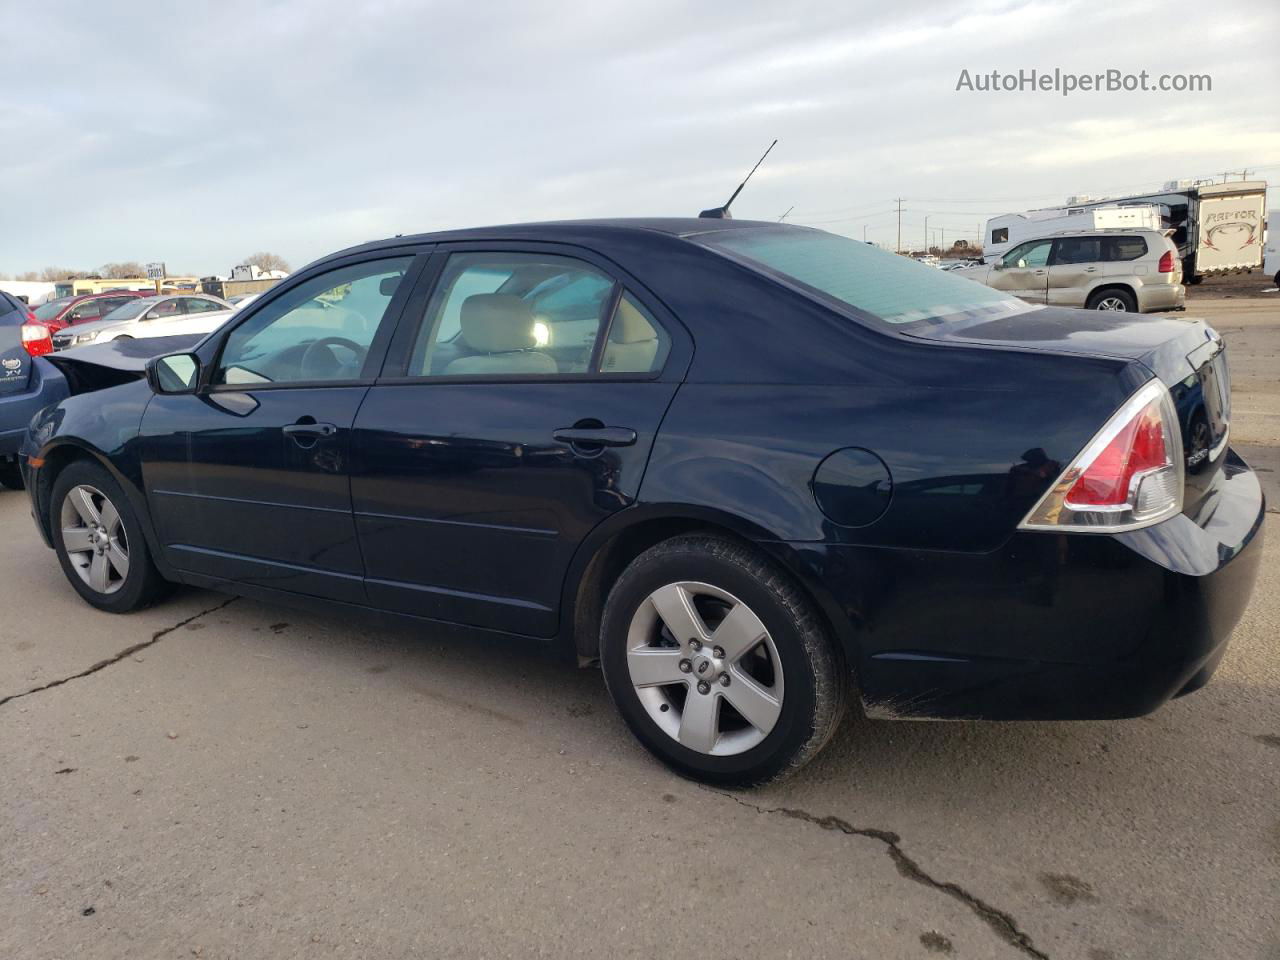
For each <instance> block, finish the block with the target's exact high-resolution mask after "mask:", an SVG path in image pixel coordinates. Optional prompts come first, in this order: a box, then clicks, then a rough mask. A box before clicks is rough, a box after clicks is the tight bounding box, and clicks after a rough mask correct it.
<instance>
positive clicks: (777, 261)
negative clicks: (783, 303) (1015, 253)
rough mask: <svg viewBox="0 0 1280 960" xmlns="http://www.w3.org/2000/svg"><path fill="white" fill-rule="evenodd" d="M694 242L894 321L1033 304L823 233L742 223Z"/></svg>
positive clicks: (1001, 311)
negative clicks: (752, 225) (739, 225)
mask: <svg viewBox="0 0 1280 960" xmlns="http://www.w3.org/2000/svg"><path fill="white" fill-rule="evenodd" d="M694 239H695V240H696V241H697V242H699V243H702V244H704V245H705V246H707V247H710V248H712V249H714V250H718V251H721V252H723V253H725V254H728V255H729V256H731V257H732V258H733V259H736V260H741V261H743V262H744V263H745V264H746V265H747V266H750V267H752V268H753V269H756V270H758V271H759V272H761V273H765V274H768V275H772V276H775V277H778V278H780V279H783V280H787V281H791V282H794V283H796V284H798V285H799V286H800V287H802V288H805V289H808V290H809V291H813V292H816V293H818V294H820V295H821V296H822V297H825V298H828V299H833V300H836V301H839V302H840V303H843V304H845V305H847V306H849V307H852V308H853V309H854V310H855V311H856V312H857V313H859V314H860V315H862V317H864V318H867V319H871V320H878V321H880V322H881V323H886V324H892V325H894V326H897V325H899V324H904V323H915V322H917V321H921V320H930V319H938V318H942V317H959V316H984V317H990V316H993V315H999V314H1009V313H1021V312H1023V311H1026V310H1029V309H1031V307H1030V306H1029V305H1028V304H1027V303H1026V302H1024V301H1022V300H1018V299H1016V298H1014V297H1011V296H1009V295H1008V294H1004V293H1001V292H1000V291H999V290H995V289H993V288H991V287H988V286H985V285H984V284H981V283H978V282H976V281H974V280H967V279H964V278H962V277H956V276H953V275H952V274H950V273H948V272H947V271H945V270H936V269H934V268H933V267H930V266H926V265H924V264H919V263H915V262H913V261H912V260H911V259H910V258H909V257H903V256H899V255H897V254H894V253H888V252H887V251H884V250H880V249H877V248H876V247H873V246H871V245H870V244H866V243H861V242H859V241H857V240H853V239H850V238H849V237H841V236H837V235H836V234H833V233H826V232H824V231H822V230H812V229H809V228H806V227H742V228H737V229H729V230H717V231H715V232H713V233H707V234H703V235H701V236H698V237H695V238H694ZM1047 246H1048V245H1047V244H1046V247H1047Z"/></svg>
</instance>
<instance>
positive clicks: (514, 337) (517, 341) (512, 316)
mask: <svg viewBox="0 0 1280 960" xmlns="http://www.w3.org/2000/svg"><path fill="white" fill-rule="evenodd" d="M458 323H459V326H460V327H461V330H462V340H463V342H464V343H465V344H466V345H467V346H468V347H470V348H471V349H472V350H475V351H476V353H477V354H478V356H474V357H459V358H458V359H457V360H454V361H452V362H451V363H450V364H449V365H448V366H447V367H445V368H444V375H445V376H447V377H450V376H452V377H457V376H463V375H466V374H484V373H492V374H509V373H558V372H559V370H558V368H557V367H556V362H555V360H554V359H552V358H551V357H550V356H548V355H547V354H545V353H538V352H537V351H536V350H533V349H532V347H533V345H534V335H533V307H532V306H531V305H530V304H529V303H527V302H526V301H524V300H522V299H520V297H517V296H515V295H514V294H510V293H477V294H475V295H473V296H470V297H467V299H465V300H463V301H462V310H461V311H460V312H459V314H458Z"/></svg>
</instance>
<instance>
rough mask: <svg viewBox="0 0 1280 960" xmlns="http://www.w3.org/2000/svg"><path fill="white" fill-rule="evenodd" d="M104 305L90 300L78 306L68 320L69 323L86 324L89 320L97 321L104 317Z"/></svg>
mask: <svg viewBox="0 0 1280 960" xmlns="http://www.w3.org/2000/svg"><path fill="white" fill-rule="evenodd" d="M103 306H104V304H103V303H102V302H101V301H99V300H88V301H86V302H84V303H81V304H77V305H76V307H75V308H74V309H73V310H72V311H71V314H70V316H69V317H68V318H67V322H68V323H84V322H85V321H87V320H97V319H98V318H99V317H101V316H102V314H103V313H104V312H110V311H104V310H103Z"/></svg>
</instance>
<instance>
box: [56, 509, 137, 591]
mask: <svg viewBox="0 0 1280 960" xmlns="http://www.w3.org/2000/svg"><path fill="white" fill-rule="evenodd" d="M62 545H63V546H64V547H65V548H66V551H67V556H68V557H70V559H71V565H72V567H74V568H75V571H76V573H78V574H79V575H80V579H81V580H82V581H84V582H85V583H86V584H88V585H89V588H90V589H92V590H94V591H95V592H97V593H104V594H105V593H115V592H116V591H117V590H119V589H120V588H121V587H122V586H124V581H125V578H126V577H128V576H129V538H128V535H127V534H126V533H125V529H124V525H123V524H122V523H121V522H120V511H119V510H117V509H116V507H115V504H113V503H112V502H111V501H110V500H109V499H108V498H107V496H106V494H104V493H103V492H102V491H101V490H99V489H97V488H96V487H91V486H89V485H88V484H78V485H77V486H75V487H72V488H71V490H70V491H68V493H67V495H66V496H65V497H64V498H63V500H62Z"/></svg>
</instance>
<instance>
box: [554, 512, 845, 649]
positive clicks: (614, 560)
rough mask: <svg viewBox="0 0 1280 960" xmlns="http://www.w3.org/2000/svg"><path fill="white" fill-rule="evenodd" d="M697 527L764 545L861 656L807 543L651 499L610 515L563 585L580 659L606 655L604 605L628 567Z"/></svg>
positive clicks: (565, 642) (567, 635) (840, 643)
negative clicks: (815, 571)
mask: <svg viewBox="0 0 1280 960" xmlns="http://www.w3.org/2000/svg"><path fill="white" fill-rule="evenodd" d="M690 533H702V534H711V535H716V536H722V537H725V538H726V539H730V540H735V541H737V542H739V543H743V544H745V545H747V546H749V547H751V548H752V549H755V550H757V551H759V552H760V553H761V554H762V555H763V556H764V557H766V558H767V559H768V561H769V562H770V563H772V564H774V565H775V566H776V567H778V568H779V569H780V570H781V571H782V572H783V573H785V574H786V575H787V576H789V577H790V578H791V579H792V580H793V582H794V583H795V584H796V586H797V587H798V588H799V589H800V591H801V592H802V593H803V594H804V595H805V596H806V597H807V598H808V599H809V600H810V601H811V602H812V603H813V604H814V605H815V607H817V610H818V613H819V615H820V616H821V617H822V620H823V622H824V624H825V625H826V627H827V629H828V630H829V631H830V633H831V637H832V640H833V641H834V642H835V644H836V646H837V648H838V653H839V654H840V655H842V656H843V657H844V658H845V661H846V662H847V663H848V664H854V663H856V662H857V659H856V657H857V655H858V642H857V638H856V636H855V634H854V630H853V626H852V623H851V622H850V620H849V619H848V617H846V616H845V615H844V614H843V613H842V611H841V608H840V605H839V604H838V603H837V602H836V600H835V598H834V597H833V596H832V595H831V594H830V592H829V591H828V590H827V589H826V588H825V587H824V586H823V585H822V583H821V582H820V581H819V580H818V579H817V578H816V577H814V576H813V575H812V568H811V567H810V565H808V564H806V563H805V562H804V561H803V560H802V558H801V555H800V551H799V550H798V549H797V547H799V546H804V545H803V544H798V545H797V544H791V543H788V542H786V541H783V540H779V539H777V538H775V537H773V536H772V535H771V534H770V532H769V531H768V530H766V529H764V528H762V527H761V526H760V525H759V524H757V523H755V522H753V521H751V520H748V519H746V518H744V517H741V516H738V515H736V514H733V513H730V512H728V511H722V510H714V509H709V508H705V507H694V506H687V505H680V504H646V505H638V506H633V507H629V508H628V509H626V510H623V511H621V512H619V513H616V514H614V515H613V516H612V517H610V518H609V519H607V520H605V521H604V522H602V523H601V524H600V525H599V526H597V527H596V528H595V529H594V530H593V531H592V532H591V534H590V535H589V536H588V537H587V539H586V540H584V541H583V543H582V544H580V545H579V547H578V549H577V551H576V553H575V554H574V558H573V560H572V562H571V563H570V565H569V570H568V573H567V574H566V576H565V582H564V586H563V588H562V591H561V606H560V609H561V611H562V614H561V617H560V631H559V641H560V643H561V645H562V648H563V649H565V650H572V651H573V653H574V655H575V656H576V658H577V661H578V664H579V665H580V666H586V665H588V664H590V663H593V662H595V661H596V660H597V659H598V649H597V647H598V642H599V635H600V623H601V616H602V614H603V611H604V604H605V601H606V600H607V599H608V596H609V590H610V589H611V588H612V586H613V584H614V583H615V582H616V581H617V579H618V577H619V576H620V575H621V573H622V571H623V570H624V569H625V568H626V566H627V565H628V564H629V563H630V562H631V561H632V560H634V559H635V558H636V557H638V556H639V555H640V554H641V553H643V552H644V551H645V550H647V549H649V548H650V547H652V546H654V545H655V544H657V543H660V542H662V541H663V540H668V539H670V538H671V537H676V536H681V535H684V534H690Z"/></svg>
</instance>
